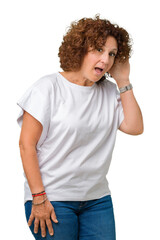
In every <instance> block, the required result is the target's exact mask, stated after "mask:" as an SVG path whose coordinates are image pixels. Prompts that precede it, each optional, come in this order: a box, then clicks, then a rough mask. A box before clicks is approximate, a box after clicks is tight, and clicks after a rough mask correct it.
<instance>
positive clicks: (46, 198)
mask: <svg viewBox="0 0 160 240" xmlns="http://www.w3.org/2000/svg"><path fill="white" fill-rule="evenodd" d="M46 200H47V197H46V198H45V199H44V200H43V201H42V202H40V203H34V202H33V201H32V205H40V204H42V203H44V202H45V201H46Z"/></svg>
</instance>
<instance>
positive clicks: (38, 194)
mask: <svg viewBox="0 0 160 240" xmlns="http://www.w3.org/2000/svg"><path fill="white" fill-rule="evenodd" d="M40 194H45V191H42V192H39V193H33V194H32V197H36V196H41V195H40Z"/></svg>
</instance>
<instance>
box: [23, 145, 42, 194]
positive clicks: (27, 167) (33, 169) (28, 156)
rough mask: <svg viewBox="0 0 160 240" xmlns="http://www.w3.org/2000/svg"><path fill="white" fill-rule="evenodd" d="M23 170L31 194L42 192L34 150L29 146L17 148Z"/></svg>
mask: <svg viewBox="0 0 160 240" xmlns="http://www.w3.org/2000/svg"><path fill="white" fill-rule="evenodd" d="M19 148H20V155H21V159H22V164H23V169H24V172H25V175H26V178H27V180H28V184H29V187H30V190H31V192H32V193H38V192H41V191H43V190H44V186H43V182H42V178H41V174H40V169H39V163H38V158H37V152H36V148H35V147H34V146H31V145H23V144H21V145H20V146H19Z"/></svg>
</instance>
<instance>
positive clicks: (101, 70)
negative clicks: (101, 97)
mask: <svg viewBox="0 0 160 240" xmlns="http://www.w3.org/2000/svg"><path fill="white" fill-rule="evenodd" d="M94 69H95V71H96V73H97V74H98V75H100V74H102V72H103V68H99V67H95V68H94Z"/></svg>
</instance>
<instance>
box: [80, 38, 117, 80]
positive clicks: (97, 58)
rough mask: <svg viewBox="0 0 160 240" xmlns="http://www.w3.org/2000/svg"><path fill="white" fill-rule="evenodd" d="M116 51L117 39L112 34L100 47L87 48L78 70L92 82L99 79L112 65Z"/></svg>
mask: <svg viewBox="0 0 160 240" xmlns="http://www.w3.org/2000/svg"><path fill="white" fill-rule="evenodd" d="M117 51H118V45H117V41H116V39H115V38H114V37H112V36H108V37H107V40H106V43H105V45H104V46H103V47H102V48H101V49H92V48H89V51H88V53H87V54H86V55H85V57H84V60H83V63H82V66H81V70H80V71H81V72H82V74H83V77H84V78H86V79H88V80H90V81H93V82H97V81H99V80H100V79H101V77H102V76H103V75H104V74H105V73H106V72H108V71H109V69H110V68H111V67H112V66H113V64H114V60H115V56H116V54H117Z"/></svg>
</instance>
